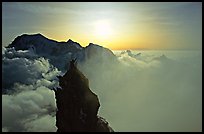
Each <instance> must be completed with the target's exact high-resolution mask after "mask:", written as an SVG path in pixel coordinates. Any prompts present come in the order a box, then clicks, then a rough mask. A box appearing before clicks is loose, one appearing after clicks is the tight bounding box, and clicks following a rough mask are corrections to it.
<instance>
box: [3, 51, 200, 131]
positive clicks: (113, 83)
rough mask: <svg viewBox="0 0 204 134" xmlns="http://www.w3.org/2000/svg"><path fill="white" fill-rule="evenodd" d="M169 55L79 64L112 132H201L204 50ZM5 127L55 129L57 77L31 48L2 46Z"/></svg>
mask: <svg viewBox="0 0 204 134" xmlns="http://www.w3.org/2000/svg"><path fill="white" fill-rule="evenodd" d="M195 53H196V54H192V55H190V56H189V53H186V54H185V55H182V57H183V58H180V57H175V58H171V56H170V55H167V56H166V55H164V56H162V55H152V54H148V52H146V53H141V54H138V52H135V53H134V52H128V51H126V52H122V53H121V52H119V53H115V55H116V58H117V60H116V61H114V62H113V61H111V60H110V61H108V60H107V62H98V59H97V58H91V59H89V60H87V61H85V62H83V63H80V62H79V63H78V65H77V66H78V68H79V69H80V70H81V71H82V72H83V73H84V75H85V76H86V77H87V78H88V79H89V84H90V88H91V90H92V91H93V92H94V93H96V94H97V95H98V97H99V100H100V103H101V107H100V109H99V115H101V116H103V117H104V118H105V119H106V120H107V121H108V122H109V124H110V126H111V127H112V128H113V129H114V131H136V132H139V131H145V132H148V131H165V132H166V131H171V132H172V131H173V132H175V131H185V132H187V131H188V132H189V131H192V132H195V131H202V127H201V125H202V103H201V102H202V94H201V93H202V62H201V61H202V58H201V54H202V52H197V51H196V52H195ZM2 54H3V55H2V61H3V66H2V67H3V70H2V73H3V87H2V91H5V93H4V92H3V93H4V94H3V95H2V131H49V132H51V131H56V127H55V110H56V104H55V97H54V92H53V91H52V89H53V87H57V86H58V80H57V78H56V76H57V75H62V74H63V73H64V72H63V70H59V69H58V68H57V67H55V66H54V65H52V64H51V63H50V61H49V59H45V58H43V57H39V56H37V55H35V54H33V53H32V52H31V51H30V50H24V51H22V50H19V51H15V50H8V48H3V49H2Z"/></svg>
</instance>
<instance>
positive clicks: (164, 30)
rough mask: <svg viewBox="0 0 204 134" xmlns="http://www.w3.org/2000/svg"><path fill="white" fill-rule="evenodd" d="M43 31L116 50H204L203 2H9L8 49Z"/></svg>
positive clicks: (5, 14)
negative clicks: (17, 39)
mask: <svg viewBox="0 0 204 134" xmlns="http://www.w3.org/2000/svg"><path fill="white" fill-rule="evenodd" d="M23 33H27V34H34V33H42V34H43V35H44V36H46V37H48V38H50V39H54V40H57V41H67V40H68V39H72V40H74V41H76V42H78V43H80V44H81V45H82V46H87V45H88V44H89V43H90V42H92V43H95V44H99V45H102V46H104V47H108V48H110V49H112V50H113V49H136V48H147V49H190V50H192V49H201V48H202V3H201V2H193V3H185V2H174V3H173V2H165V3H161V2H159V3H158V2H154V3H151V2H144V3H143V2H76V3H74V2H66V3H63V2H59V3H57V2H54V3H51V2H49V3H46V2H25V3H24V2H3V3H2V41H3V42H2V45H3V46H6V45H8V44H9V43H10V42H11V41H13V39H14V38H15V37H16V36H18V35H21V34H23Z"/></svg>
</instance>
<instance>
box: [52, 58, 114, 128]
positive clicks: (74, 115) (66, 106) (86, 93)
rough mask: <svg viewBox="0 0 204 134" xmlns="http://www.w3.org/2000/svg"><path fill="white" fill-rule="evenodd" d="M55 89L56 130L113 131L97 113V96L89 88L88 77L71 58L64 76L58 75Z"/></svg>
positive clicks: (98, 104) (98, 105) (98, 103)
mask: <svg viewBox="0 0 204 134" xmlns="http://www.w3.org/2000/svg"><path fill="white" fill-rule="evenodd" d="M58 78H59V86H60V88H59V87H58V88H57V89H54V91H55V98H56V104H57V113H56V126H57V128H58V129H57V132H113V129H112V128H111V127H110V126H109V124H108V122H107V121H106V120H105V119H104V118H102V117H99V116H98V115H97V113H98V109H99V107H100V102H99V99H98V96H97V95H96V94H95V93H93V92H92V91H91V90H90V88H89V81H88V79H87V78H86V77H85V76H84V75H83V74H82V72H80V71H79V70H78V69H77V66H76V60H71V61H70V63H69V69H68V71H67V72H66V73H65V75H64V76H58Z"/></svg>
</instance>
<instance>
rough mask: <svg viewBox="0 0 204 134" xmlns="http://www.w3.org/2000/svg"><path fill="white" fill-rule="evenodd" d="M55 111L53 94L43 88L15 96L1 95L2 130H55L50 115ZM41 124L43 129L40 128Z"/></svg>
mask: <svg viewBox="0 0 204 134" xmlns="http://www.w3.org/2000/svg"><path fill="white" fill-rule="evenodd" d="M18 88H21V86H19V87H18ZM48 109H49V110H48ZM55 109H56V105H55V99H54V92H53V91H51V90H50V89H48V88H46V87H44V86H41V87H39V88H37V89H36V90H28V91H22V92H20V93H17V94H15V95H2V128H4V129H5V128H6V129H5V130H7V131H14V132H16V131H30V130H32V131H51V130H55V129H56V128H55V122H54V119H53V118H54V117H53V116H51V115H50V114H51V113H52V112H53V113H55ZM46 120H47V121H46ZM50 121H53V122H50ZM42 123H43V126H41V127H43V128H40V125H42ZM31 125H32V126H31ZM37 126H39V127H37ZM50 128H52V129H50Z"/></svg>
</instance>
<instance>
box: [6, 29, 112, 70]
mask: <svg viewBox="0 0 204 134" xmlns="http://www.w3.org/2000/svg"><path fill="white" fill-rule="evenodd" d="M7 48H14V49H15V50H30V51H32V52H33V53H35V54H37V55H39V56H42V57H45V58H47V59H50V62H51V63H52V64H53V65H54V66H56V67H57V68H58V69H60V70H61V69H65V68H66V67H67V65H66V63H67V61H69V60H71V59H75V58H77V61H78V62H84V61H85V60H86V61H87V60H91V59H95V60H98V61H100V62H106V61H108V60H114V59H116V56H115V55H114V53H113V52H112V51H111V50H110V49H108V48H104V47H102V46H100V45H97V44H93V43H89V45H88V46H86V47H82V46H81V45H80V44H79V43H77V42H74V41H73V40H71V39H69V40H68V41H67V42H58V41H55V40H51V39H48V38H47V37H45V36H43V35H42V34H39V33H38V34H32V35H29V34H23V35H20V36H18V37H16V38H15V39H14V41H13V42H12V43H11V44H9V45H8V46H7Z"/></svg>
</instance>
